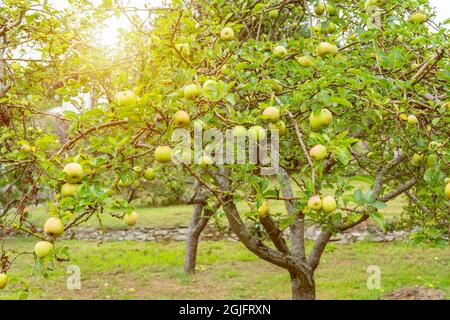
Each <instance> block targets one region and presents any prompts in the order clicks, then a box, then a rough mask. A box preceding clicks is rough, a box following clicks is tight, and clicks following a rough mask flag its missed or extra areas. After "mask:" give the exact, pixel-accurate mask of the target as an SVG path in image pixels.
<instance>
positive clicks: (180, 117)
mask: <svg viewBox="0 0 450 320" xmlns="http://www.w3.org/2000/svg"><path fill="white" fill-rule="evenodd" d="M190 121H191V117H190V116H189V113H187V112H186V111H183V110H180V111H177V112H176V113H175V114H174V116H173V122H174V124H175V127H178V128H186V127H187V126H188V125H189V122H190Z"/></svg>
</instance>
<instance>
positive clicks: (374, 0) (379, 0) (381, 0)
mask: <svg viewBox="0 0 450 320" xmlns="http://www.w3.org/2000/svg"><path fill="white" fill-rule="evenodd" d="M385 3H386V0H367V1H366V2H365V3H364V10H365V11H366V12H369V8H370V7H373V6H376V7H380V6H382V5H384V4H385Z"/></svg>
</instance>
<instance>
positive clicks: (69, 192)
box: [61, 183, 79, 198]
mask: <svg viewBox="0 0 450 320" xmlns="http://www.w3.org/2000/svg"><path fill="white" fill-rule="evenodd" d="M78 187H79V185H78V184H72V183H64V184H63V186H62V187H61V196H62V197H63V198H65V197H75V196H76V194H77V192H78Z"/></svg>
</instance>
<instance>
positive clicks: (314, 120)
mask: <svg viewBox="0 0 450 320" xmlns="http://www.w3.org/2000/svg"><path fill="white" fill-rule="evenodd" d="M332 120H333V114H332V113H331V111H330V110H328V109H322V110H320V112H319V114H317V115H316V114H315V113H314V112H311V114H310V115H309V124H310V125H311V128H312V129H313V130H314V129H320V128H322V127H324V126H327V125H329V124H331V122H332Z"/></svg>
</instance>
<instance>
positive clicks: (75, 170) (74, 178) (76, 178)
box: [63, 162, 83, 183]
mask: <svg viewBox="0 0 450 320" xmlns="http://www.w3.org/2000/svg"><path fill="white" fill-rule="evenodd" d="M63 172H64V173H65V180H66V182H68V183H78V182H80V181H81V179H83V168H82V167H81V165H80V164H79V163H76V162H71V163H68V164H66V165H65V166H64V169H63Z"/></svg>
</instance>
